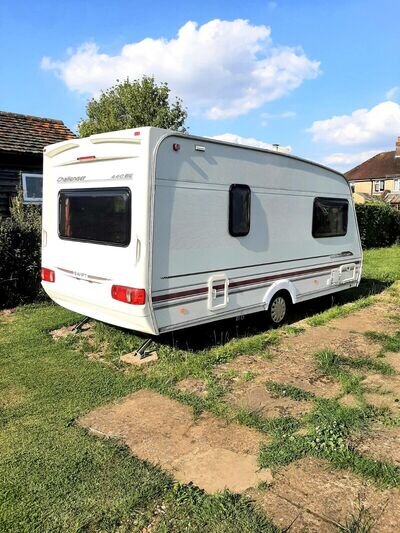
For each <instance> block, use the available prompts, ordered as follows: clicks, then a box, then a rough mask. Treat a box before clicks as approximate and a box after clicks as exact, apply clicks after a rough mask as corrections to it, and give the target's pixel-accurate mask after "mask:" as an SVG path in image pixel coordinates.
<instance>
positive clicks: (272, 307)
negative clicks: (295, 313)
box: [268, 292, 289, 327]
mask: <svg viewBox="0 0 400 533" xmlns="http://www.w3.org/2000/svg"><path fill="white" fill-rule="evenodd" d="M288 311H289V298H288V297H287V296H286V295H285V294H284V293H282V292H278V293H277V294H275V296H273V298H272V300H271V302H270V304H269V308H268V318H269V321H270V322H271V323H272V325H273V326H275V327H277V326H280V325H281V324H283V322H285V320H286V318H287V315H288Z"/></svg>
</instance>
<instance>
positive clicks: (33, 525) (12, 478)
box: [0, 305, 276, 532]
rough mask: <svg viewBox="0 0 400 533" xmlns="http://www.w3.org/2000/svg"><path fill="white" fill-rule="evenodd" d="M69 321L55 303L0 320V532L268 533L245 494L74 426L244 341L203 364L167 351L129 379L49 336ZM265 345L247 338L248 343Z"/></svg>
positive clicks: (71, 318) (220, 357)
mask: <svg viewBox="0 0 400 533" xmlns="http://www.w3.org/2000/svg"><path fill="white" fill-rule="evenodd" d="M75 320H76V315H74V314H72V313H69V312H68V311H66V310H65V309H62V308H61V307H57V306H53V305H42V306H30V307H24V308H21V309H20V310H19V311H18V312H17V313H16V315H15V320H13V322H12V323H10V324H6V325H2V328H1V333H0V388H1V390H2V391H4V390H7V391H8V392H7V395H8V396H7V397H8V398H9V399H10V398H12V399H13V401H7V403H4V404H2V408H1V411H0V428H1V431H0V472H1V477H0V530H1V531H17V530H18V531H44V530H46V531H60V530H68V531H117V530H118V531H141V530H142V529H143V528H145V527H146V526H147V525H148V524H152V523H153V522H154V523H156V524H157V528H158V530H159V531H171V530H175V531H178V530H179V531H185V530H190V531H203V530H204V527H205V524H207V529H209V530H211V531H226V532H228V531H232V532H233V531H237V530H238V529H239V530H241V531H275V530H276V529H275V528H274V527H273V526H272V524H271V523H270V522H269V520H268V519H267V518H266V517H265V516H262V515H261V514H259V513H258V512H257V511H256V510H255V509H254V508H253V507H252V505H251V504H250V503H249V502H248V501H247V500H246V499H245V498H241V497H238V496H233V495H232V494H229V493H223V494H221V495H218V496H209V495H206V494H204V493H202V492H201V491H198V490H197V489H195V488H194V487H191V486H183V485H176V484H174V483H173V480H172V479H171V478H170V477H169V476H168V475H166V474H165V473H163V472H161V471H160V470H159V469H158V468H156V467H153V466H151V465H149V464H147V463H144V462H142V461H139V460H137V459H136V458H135V457H132V455H131V454H130V453H129V451H128V450H127V449H126V448H125V447H123V446H121V445H119V444H118V442H115V441H111V440H110V441H108V440H102V439H97V438H94V437H93V436H90V435H88V434H87V433H86V432H85V431H84V430H83V429H81V428H79V427H78V426H76V425H75V423H74V421H75V420H76V418H78V417H79V416H81V415H82V414H84V413H86V412H88V411H90V410H92V409H93V408H94V407H96V406H98V405H100V404H105V403H109V402H112V401H115V400H117V399H118V398H121V397H122V396H124V395H126V394H128V393H130V392H133V391H134V390H137V389H138V388H141V387H143V386H145V385H148V384H153V385H154V386H157V387H158V388H160V389H162V388H163V387H168V385H169V383H168V375H167V373H168V371H169V370H171V369H172V368H174V372H173V376H172V381H174V380H176V379H177V378H178V377H179V376H180V375H188V374H190V373H191V372H194V373H197V374H198V373H202V372H204V370H205V369H206V368H207V366H209V365H211V364H214V363H216V362H217V361H220V360H227V359H229V357H233V356H234V355H235V354H236V353H241V352H242V350H245V349H246V350H247V346H248V345H246V340H243V341H238V342H232V344H231V345H230V346H229V347H228V350H227V351H226V352H222V350H220V349H216V350H214V351H212V353H210V352H206V353H204V358H203V359H204V360H201V359H202V358H201V356H200V354H198V356H197V357H194V358H193V361H192V360H191V358H190V357H189V354H185V353H184V352H181V351H176V353H175V352H174V350H172V349H171V353H172V352H173V354H174V355H173V356H171V357H170V358H168V357H167V356H166V354H165V353H164V354H163V355H162V360H163V363H162V364H161V365H160V367H161V369H162V370H161V369H159V370H156V367H154V371H153V372H152V373H150V375H149V376H146V372H142V371H140V370H139V371H138V372H137V373H133V374H132V375H129V374H126V373H122V372H116V371H115V370H113V369H112V368H109V367H106V366H104V365H101V364H97V363H93V362H90V361H89V360H87V359H86V358H85V357H82V355H81V353H80V352H79V351H77V350H74V349H71V347H68V346H66V344H65V343H64V342H54V341H53V339H52V338H51V337H50V336H49V335H48V331H50V330H53V329H56V328H58V327H60V326H63V325H66V324H71V323H73V322H74V321H75ZM274 336H275V333H274V335H273V338H275V337H274ZM267 338H269V337H268V335H267ZM119 342H121V341H119ZM265 343H266V339H265V338H264V337H263V338H256V339H255V340H254V339H252V340H251V342H250V346H251V347H252V349H254V348H255V347H261V346H265ZM120 346H121V350H122V344H120ZM168 359H172V361H169V360H168ZM179 369H181V370H179ZM218 394H219V393H217V392H216V393H215V397H218ZM15 398H16V399H17V400H18V401H14V400H15ZM171 528H172V529H171Z"/></svg>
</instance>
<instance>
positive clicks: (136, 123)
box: [79, 76, 187, 137]
mask: <svg viewBox="0 0 400 533" xmlns="http://www.w3.org/2000/svg"><path fill="white" fill-rule="evenodd" d="M169 94H170V89H169V87H168V85H167V83H161V84H160V85H157V84H156V82H155V81H154V78H153V77H151V76H143V78H142V79H141V80H134V81H133V82H131V81H130V80H129V78H127V79H126V80H125V81H122V82H120V81H119V80H117V83H116V85H114V86H113V87H111V88H110V89H108V90H107V91H102V93H101V94H100V96H99V97H98V99H96V98H91V99H90V100H89V102H88V103H87V106H86V114H87V118H86V119H85V120H82V121H81V123H80V124H79V135H80V136H81V137H87V136H89V135H92V134H94V133H103V132H106V131H115V130H123V129H126V128H139V127H141V126H155V127H158V128H165V129H172V130H176V131H182V132H184V131H186V128H185V126H184V123H185V120H186V118H187V111H186V109H185V108H184V107H183V102H182V100H181V99H180V98H175V101H174V102H173V103H170V101H169Z"/></svg>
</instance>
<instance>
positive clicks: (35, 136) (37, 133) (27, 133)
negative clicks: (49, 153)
mask: <svg viewBox="0 0 400 533" xmlns="http://www.w3.org/2000/svg"><path fill="white" fill-rule="evenodd" d="M74 138H75V135H74V134H73V133H72V131H70V130H69V129H68V128H67V127H66V126H65V125H64V123H63V122H62V121H61V120H54V119H51V118H41V117H32V116H30V115H19V114H17V113H8V112H6V111H0V151H7V152H28V153H34V154H37V153H41V152H43V148H44V147H45V146H47V145H48V144H52V143H56V142H59V141H65V140H67V139H74Z"/></svg>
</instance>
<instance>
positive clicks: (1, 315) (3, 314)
mask: <svg viewBox="0 0 400 533" xmlns="http://www.w3.org/2000/svg"><path fill="white" fill-rule="evenodd" d="M15 311H16V309H3V311H0V324H1V322H5V323H9V322H12V321H13V320H14V314H15Z"/></svg>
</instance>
